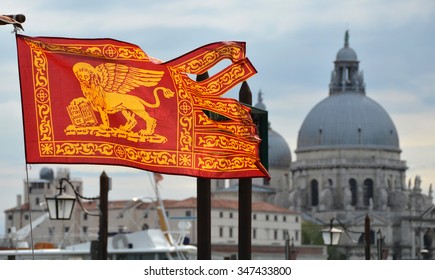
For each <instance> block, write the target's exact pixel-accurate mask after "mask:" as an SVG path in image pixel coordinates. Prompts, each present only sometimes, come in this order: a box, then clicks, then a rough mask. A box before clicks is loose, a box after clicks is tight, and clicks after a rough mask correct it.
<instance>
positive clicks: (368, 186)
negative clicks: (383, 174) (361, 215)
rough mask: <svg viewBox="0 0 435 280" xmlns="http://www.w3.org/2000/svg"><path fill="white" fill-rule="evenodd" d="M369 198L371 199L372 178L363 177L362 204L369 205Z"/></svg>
mask: <svg viewBox="0 0 435 280" xmlns="http://www.w3.org/2000/svg"><path fill="white" fill-rule="evenodd" d="M370 199H373V180H372V179H365V180H364V205H365V206H369V205H370Z"/></svg>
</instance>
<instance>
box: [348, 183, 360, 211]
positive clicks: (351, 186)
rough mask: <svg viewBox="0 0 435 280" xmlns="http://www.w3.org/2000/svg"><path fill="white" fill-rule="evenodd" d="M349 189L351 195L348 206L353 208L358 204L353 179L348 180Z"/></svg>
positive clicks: (356, 189) (356, 190)
mask: <svg viewBox="0 0 435 280" xmlns="http://www.w3.org/2000/svg"><path fill="white" fill-rule="evenodd" d="M349 189H350V193H351V200H350V204H351V205H352V206H355V205H356V204H357V202H358V187H357V185H356V180H355V179H353V178H352V179H350V180H349Z"/></svg>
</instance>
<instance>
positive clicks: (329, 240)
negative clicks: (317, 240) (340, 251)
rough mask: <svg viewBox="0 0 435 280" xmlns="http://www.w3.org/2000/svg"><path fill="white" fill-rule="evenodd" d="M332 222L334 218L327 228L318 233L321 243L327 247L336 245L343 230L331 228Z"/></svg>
mask: <svg viewBox="0 0 435 280" xmlns="http://www.w3.org/2000/svg"><path fill="white" fill-rule="evenodd" d="M333 221H334V218H332V219H331V222H330V224H329V227H327V228H324V229H322V230H321V231H320V232H321V233H322V239H323V243H324V244H325V245H328V246H330V245H338V242H339V241H340V237H341V234H342V233H343V230H341V229H338V228H335V227H333Z"/></svg>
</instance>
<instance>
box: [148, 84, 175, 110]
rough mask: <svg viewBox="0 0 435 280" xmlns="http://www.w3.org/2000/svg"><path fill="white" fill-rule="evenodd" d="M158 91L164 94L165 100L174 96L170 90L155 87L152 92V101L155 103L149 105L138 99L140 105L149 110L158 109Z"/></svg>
mask: <svg viewBox="0 0 435 280" xmlns="http://www.w3.org/2000/svg"><path fill="white" fill-rule="evenodd" d="M159 91H161V92H163V93H164V96H165V97H166V98H170V97H172V96H174V92H172V90H170V89H168V88H165V87H156V88H155V89H154V91H153V94H154V99H155V100H156V102H155V103H154V104H151V103H148V102H146V101H145V100H143V99H140V100H141V103H142V104H143V105H144V106H146V107H148V108H151V109H155V108H158V107H159V106H160V98H159V95H158V93H159Z"/></svg>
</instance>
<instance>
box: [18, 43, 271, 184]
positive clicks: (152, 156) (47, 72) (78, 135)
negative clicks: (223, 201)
mask: <svg viewBox="0 0 435 280" xmlns="http://www.w3.org/2000/svg"><path fill="white" fill-rule="evenodd" d="M16 38H17V50H18V64H19V73H20V84H21V98H22V106H23V121H24V133H25V149H26V161H27V163H67V164H68V163H79V164H81V163H83V164H112V165H123V166H130V167H135V168H139V169H144V170H148V171H152V172H158V173H167V174H179V175H189V176H195V177H205V178H241V177H269V174H268V172H267V171H266V170H265V168H264V167H263V166H262V165H261V163H260V160H259V152H258V145H259V142H260V139H259V138H258V136H257V131H256V127H255V125H254V124H253V122H252V119H251V117H250V109H249V108H248V107H246V106H244V105H242V104H240V103H239V102H238V101H237V100H234V99H230V98H223V97H221V96H222V95H223V94H224V93H225V92H227V91H228V90H229V89H231V88H232V87H234V86H235V85H237V84H238V83H240V82H242V81H244V80H247V79H248V78H249V77H251V76H252V75H254V74H255V73H256V70H255V68H254V67H253V66H252V64H251V63H250V61H249V60H248V59H247V58H246V57H245V44H244V43H242V42H217V43H212V44H209V45H206V46H203V47H200V48H198V49H196V50H193V51H191V52H189V53H187V54H185V55H183V56H181V57H178V58H176V59H174V60H171V61H169V62H161V61H159V60H157V59H154V58H151V57H149V56H148V55H147V54H146V53H145V52H144V51H142V50H141V49H140V48H139V47H138V46H136V45H133V44H130V43H126V42H121V41H117V40H113V39H70V38H51V37H28V36H23V35H19V34H17V37H16ZM222 59H230V60H231V62H232V63H231V64H230V65H229V66H227V67H226V68H225V69H223V70H221V71H220V72H218V73H217V74H215V75H213V76H211V77H209V78H208V79H206V80H204V81H201V82H196V81H194V80H192V79H191V78H189V76H188V74H194V75H199V74H202V73H204V72H206V71H208V70H209V69H210V68H212V67H213V66H215V65H216V64H217V63H218V62H219V61H221V60H222ZM209 112H212V113H214V114H218V115H220V116H223V117H224V118H221V119H223V120H220V121H218V120H216V119H213V118H210V117H208V116H207V113H208V114H209ZM209 115H210V114H209Z"/></svg>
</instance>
